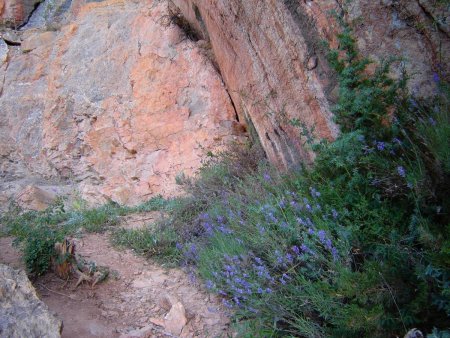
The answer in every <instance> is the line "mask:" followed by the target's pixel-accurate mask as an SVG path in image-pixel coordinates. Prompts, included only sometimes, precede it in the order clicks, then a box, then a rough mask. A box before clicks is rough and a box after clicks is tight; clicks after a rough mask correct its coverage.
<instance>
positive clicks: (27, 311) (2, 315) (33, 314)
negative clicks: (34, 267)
mask: <svg viewBox="0 0 450 338" xmlns="http://www.w3.org/2000/svg"><path fill="white" fill-rule="evenodd" d="M61 330H62V322H61V320H59V319H57V318H56V317H55V316H53V315H52V314H50V313H49V310H48V308H47V306H46V305H45V304H44V303H43V302H41V301H40V300H39V298H38V297H37V295H36V291H35V289H34V288H33V286H32V285H31V283H30V281H29V280H28V277H27V275H26V274H25V272H24V271H22V270H14V269H13V268H11V267H9V266H7V265H4V264H0V336H1V337H8V338H22V337H48V338H52V337H61Z"/></svg>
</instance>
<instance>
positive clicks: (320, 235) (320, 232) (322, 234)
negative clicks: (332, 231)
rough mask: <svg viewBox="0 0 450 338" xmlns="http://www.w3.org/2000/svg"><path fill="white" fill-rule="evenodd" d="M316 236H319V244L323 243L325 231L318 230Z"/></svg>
mask: <svg viewBox="0 0 450 338" xmlns="http://www.w3.org/2000/svg"><path fill="white" fill-rule="evenodd" d="M317 236H319V240H320V241H321V242H324V241H325V237H326V234H325V231H323V230H319V231H318V232H317Z"/></svg>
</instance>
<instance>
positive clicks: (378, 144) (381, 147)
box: [377, 141, 385, 151]
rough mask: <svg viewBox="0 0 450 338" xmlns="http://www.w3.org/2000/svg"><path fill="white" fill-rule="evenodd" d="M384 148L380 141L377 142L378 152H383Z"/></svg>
mask: <svg viewBox="0 0 450 338" xmlns="http://www.w3.org/2000/svg"><path fill="white" fill-rule="evenodd" d="M384 147H385V144H384V142H382V141H380V142H377V149H378V150H379V151H382V150H384Z"/></svg>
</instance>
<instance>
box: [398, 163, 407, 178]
mask: <svg viewBox="0 0 450 338" xmlns="http://www.w3.org/2000/svg"><path fill="white" fill-rule="evenodd" d="M397 173H398V174H399V175H400V176H401V177H405V176H406V171H405V168H403V167H402V166H401V165H400V166H398V167H397Z"/></svg>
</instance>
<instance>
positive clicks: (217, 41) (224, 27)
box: [173, 0, 450, 167]
mask: <svg viewBox="0 0 450 338" xmlns="http://www.w3.org/2000/svg"><path fill="white" fill-rule="evenodd" d="M173 2H174V4H175V5H177V6H178V8H179V9H180V11H181V13H182V15H184V16H185V17H186V18H187V19H188V20H189V22H190V23H191V25H192V26H193V27H195V29H196V30H198V31H199V32H200V33H201V35H202V36H203V38H205V39H208V40H209V41H211V45H212V48H213V51H214V54H215V56H216V60H217V64H218V66H219V68H220V70H221V73H222V76H223V79H224V81H225V83H226V85H227V88H228V90H229V92H230V95H231V97H232V99H233V102H234V104H235V106H236V108H237V111H238V114H239V117H240V118H241V121H243V122H245V121H246V122H247V123H252V124H253V125H254V127H255V129H256V131H257V133H258V135H259V138H260V140H261V142H262V144H263V146H264V149H265V150H266V152H267V154H268V157H269V158H270V159H271V160H272V162H274V163H276V164H278V165H279V166H280V167H289V166H292V165H295V164H296V163H298V162H299V161H305V160H310V159H311V158H312V156H313V154H311V153H308V152H306V151H305V150H304V148H303V147H302V142H301V140H300V139H299V131H298V129H296V128H293V127H292V126H291V125H290V124H289V121H290V120H291V119H299V120H300V121H302V122H304V123H305V124H306V125H307V126H308V127H309V128H313V127H314V128H315V134H316V136H318V137H325V138H329V139H330V138H333V137H335V136H336V133H337V128H336V126H335V125H334V124H333V123H332V113H331V109H330V107H332V105H333V104H334V103H335V100H336V94H337V87H336V79H335V74H334V73H333V71H331V69H330V68H329V67H328V65H327V60H326V53H327V50H326V49H325V48H324V47H323V44H322V41H326V42H328V43H329V44H330V45H331V47H333V48H336V47H337V40H336V36H337V34H338V33H339V31H340V26H339V25H338V24H337V22H336V20H335V19H334V17H333V14H332V13H336V14H338V15H340V16H343V17H344V19H345V21H346V22H347V23H350V24H351V26H352V28H353V30H354V32H355V37H356V39H357V43H358V47H359V50H360V51H361V53H362V55H364V56H367V57H369V58H370V59H372V60H374V61H381V60H383V59H389V58H392V57H396V58H403V61H402V62H397V63H396V64H394V70H395V72H396V73H397V74H399V73H400V71H401V68H402V67H403V66H405V68H406V70H407V71H408V72H409V73H410V74H411V75H412V79H411V81H410V86H411V90H413V91H414V92H416V93H418V94H419V95H429V94H430V93H431V92H432V91H433V88H434V85H435V84H434V83H433V80H432V79H433V73H434V72H436V71H438V70H439V71H440V72H441V73H445V74H447V76H449V72H448V70H449V62H448V61H449V55H450V39H449V23H448V22H449V21H448V20H449V19H448V17H449V10H450V6H449V5H448V4H445V3H444V2H438V1H435V0H396V1H392V0H377V1H373V0H355V1H344V0H318V1H316V0H315V1H312V0H282V1H275V0H273V1H272V0H267V1H258V2H257V3H258V4H257V5H256V2H255V1H241V0H217V1H209V0H173ZM394 75H395V74H394Z"/></svg>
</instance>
